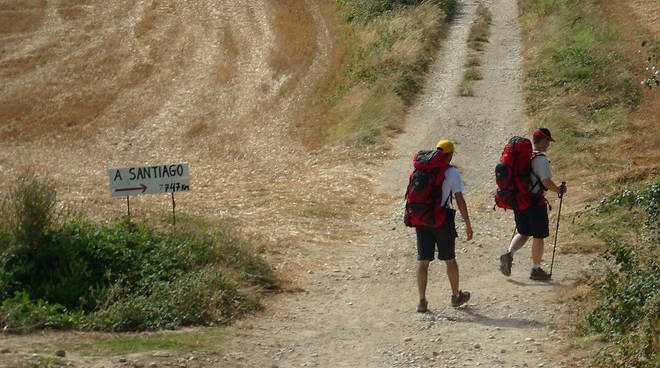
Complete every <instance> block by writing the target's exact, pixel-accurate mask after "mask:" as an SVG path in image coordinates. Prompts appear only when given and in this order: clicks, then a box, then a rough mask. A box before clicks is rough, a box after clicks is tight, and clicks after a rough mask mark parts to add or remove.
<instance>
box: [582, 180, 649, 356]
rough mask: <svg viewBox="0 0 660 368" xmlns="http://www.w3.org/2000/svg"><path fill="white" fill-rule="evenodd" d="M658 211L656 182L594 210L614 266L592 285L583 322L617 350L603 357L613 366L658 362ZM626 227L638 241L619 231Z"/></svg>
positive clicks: (607, 254) (607, 201)
mask: <svg viewBox="0 0 660 368" xmlns="http://www.w3.org/2000/svg"><path fill="white" fill-rule="evenodd" d="M623 213H627V216H629V217H630V218H624V216H623ZM659 213H660V181H655V182H653V183H650V184H648V185H647V186H645V187H644V188H642V189H639V190H630V189H626V190H623V191H622V192H621V193H619V194H617V195H614V196H612V197H610V198H608V199H605V200H603V201H601V204H600V206H599V207H598V209H597V217H601V218H603V217H605V218H607V221H606V222H605V223H603V224H601V225H600V226H593V229H594V230H596V233H597V234H600V236H602V237H604V238H605V240H606V244H607V249H606V251H605V253H604V257H605V258H606V259H607V260H609V261H610V262H611V263H612V264H613V265H614V266H615V267H614V268H612V269H610V270H608V271H607V272H606V273H605V275H604V276H603V277H602V278H601V279H599V280H597V281H596V282H594V283H593V287H594V290H595V291H596V293H597V295H598V297H599V298H598V301H597V302H596V305H595V306H594V308H593V310H592V311H591V312H590V313H589V315H588V316H587V322H588V324H589V326H590V328H591V329H592V330H593V331H594V332H598V333H602V334H604V335H605V336H606V338H607V339H608V340H610V341H612V342H614V343H615V344H616V346H617V348H618V351H617V352H616V354H604V358H603V359H606V360H608V361H610V363H612V364H615V365H620V366H626V367H657V364H658V362H660V356H659V354H658V348H659V347H660V338H659V336H660V249H659V248H658V243H659V242H660V225H659V223H658V220H659V219H658V216H659ZM617 219H620V220H617ZM612 222H616V224H612ZM626 228H632V229H633V230H635V231H636V232H637V233H638V236H639V238H640V244H637V245H635V246H633V245H631V244H629V242H628V240H629V237H628V236H625V235H621V234H627V233H628V231H627V230H626Z"/></svg>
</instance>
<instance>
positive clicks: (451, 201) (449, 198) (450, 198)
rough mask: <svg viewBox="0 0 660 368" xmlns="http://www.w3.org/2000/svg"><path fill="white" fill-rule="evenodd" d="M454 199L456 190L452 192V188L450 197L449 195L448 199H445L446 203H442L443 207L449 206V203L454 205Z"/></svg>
mask: <svg viewBox="0 0 660 368" xmlns="http://www.w3.org/2000/svg"><path fill="white" fill-rule="evenodd" d="M453 199H454V192H452V191H451V190H450V191H449V197H447V200H446V201H445V204H443V205H442V207H444V208H449V207H447V203H451V204H452V205H453V203H454V200H453Z"/></svg>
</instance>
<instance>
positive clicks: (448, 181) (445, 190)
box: [440, 166, 465, 208]
mask: <svg viewBox="0 0 660 368" xmlns="http://www.w3.org/2000/svg"><path fill="white" fill-rule="evenodd" d="M463 192H465V184H463V180H462V179H461V174H460V173H459V172H458V170H457V169H456V168H455V167H453V166H451V167H449V168H448V169H447V170H445V180H444V181H443V182H442V202H440V203H442V205H443V206H444V207H447V208H452V205H451V201H450V200H449V196H450V195H451V194H452V193H463Z"/></svg>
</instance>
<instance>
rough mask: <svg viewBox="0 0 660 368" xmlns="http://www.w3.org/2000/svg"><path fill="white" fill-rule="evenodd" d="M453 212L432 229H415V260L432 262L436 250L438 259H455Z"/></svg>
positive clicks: (450, 211) (455, 235) (455, 234)
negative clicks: (437, 226)
mask: <svg viewBox="0 0 660 368" xmlns="http://www.w3.org/2000/svg"><path fill="white" fill-rule="evenodd" d="M455 216H456V211H455V210H449V211H448V212H447V219H446V220H445V222H443V223H442V225H440V227H439V228H437V229H434V228H430V227H417V228H415V231H416V233H417V260H418V261H432V260H434V259H435V249H436V246H437V249H438V259H440V260H443V261H448V260H451V259H454V258H456V251H455V248H456V237H457V236H458V234H457V233H456V226H455V224H454V217H455Z"/></svg>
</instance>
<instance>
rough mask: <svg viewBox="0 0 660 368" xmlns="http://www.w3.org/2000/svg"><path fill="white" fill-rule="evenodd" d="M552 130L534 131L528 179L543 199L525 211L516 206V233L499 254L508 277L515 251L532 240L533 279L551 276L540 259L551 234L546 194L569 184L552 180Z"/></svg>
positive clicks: (546, 278) (501, 268)
mask: <svg viewBox="0 0 660 368" xmlns="http://www.w3.org/2000/svg"><path fill="white" fill-rule="evenodd" d="M554 141H555V140H554V139H553V138H552V135H551V134H550V130H548V129H546V128H538V129H536V130H535V131H534V135H533V146H534V151H533V154H532V160H531V172H530V181H529V191H530V192H531V193H533V194H538V195H539V197H540V201H537V202H536V203H534V204H533V205H532V206H530V207H529V208H526V209H524V210H517V209H515V208H514V209H513V213H514V217H515V221H516V231H517V234H516V235H515V236H514V237H513V238H512V239H511V243H510V244H509V251H508V252H507V253H505V254H503V255H501V256H500V271H501V272H502V273H503V274H504V275H505V276H510V275H511V265H512V264H513V254H514V253H515V252H516V251H517V250H518V249H520V248H522V246H523V245H525V243H526V242H527V240H529V238H530V237H531V238H533V240H532V271H531V274H530V276H529V277H530V278H531V279H532V280H549V279H550V277H551V275H550V274H548V273H547V272H545V271H544V270H543V269H542V268H541V259H542V257H543V247H544V244H543V243H544V239H545V238H547V237H548V236H549V235H550V231H549V223H548V204H547V202H546V201H545V198H544V197H543V195H544V193H545V191H548V190H550V191H553V192H555V193H558V194H559V195H563V194H564V193H566V186H565V185H562V186H557V185H556V184H555V182H554V181H552V171H551V170H550V161H548V158H547V157H546V156H545V155H544V154H543V152H545V151H546V150H547V149H548V147H550V142H554Z"/></svg>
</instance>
